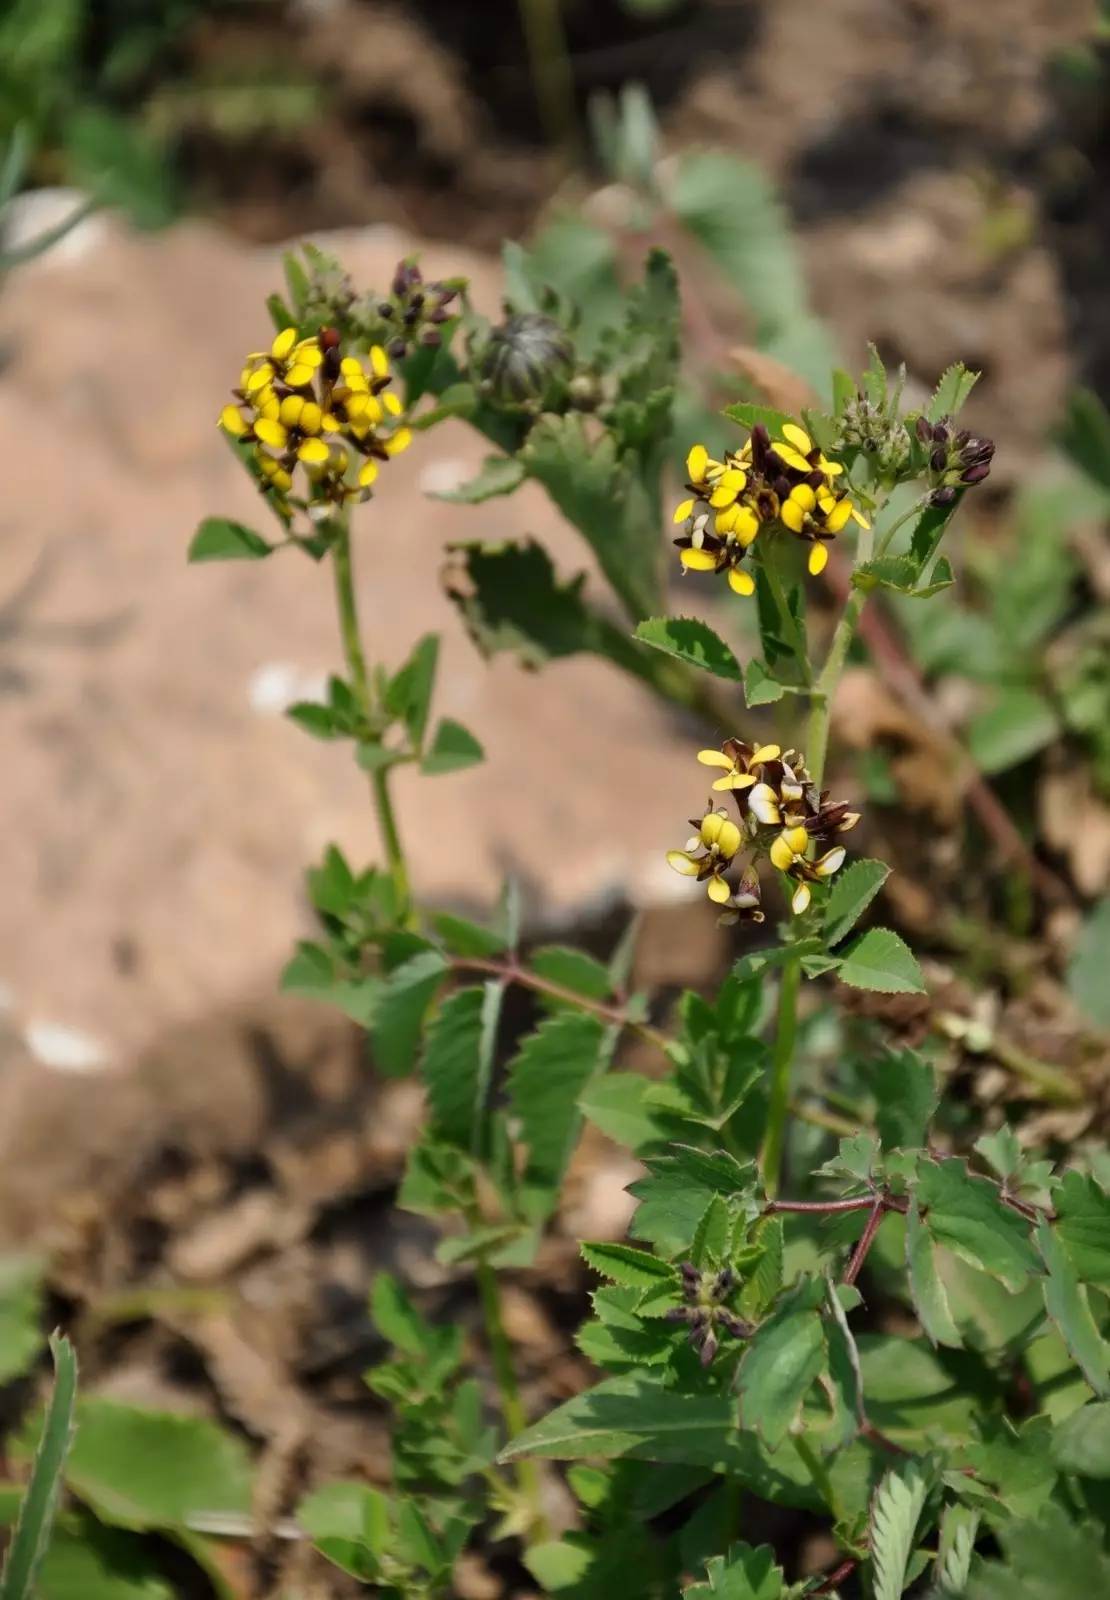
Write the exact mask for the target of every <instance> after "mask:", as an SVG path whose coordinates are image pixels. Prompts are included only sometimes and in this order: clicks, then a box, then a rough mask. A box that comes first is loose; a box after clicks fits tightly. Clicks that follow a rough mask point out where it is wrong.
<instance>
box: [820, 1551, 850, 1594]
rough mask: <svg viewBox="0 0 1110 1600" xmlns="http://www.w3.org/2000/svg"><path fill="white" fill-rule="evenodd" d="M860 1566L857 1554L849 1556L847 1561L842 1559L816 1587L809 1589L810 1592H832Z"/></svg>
mask: <svg viewBox="0 0 1110 1600" xmlns="http://www.w3.org/2000/svg"><path fill="white" fill-rule="evenodd" d="M858 1566H859V1562H858V1561H857V1560H856V1558H855V1556H849V1557H848V1559H847V1561H842V1562H841V1563H840V1565H839V1566H838V1567H834V1568H833V1570H832V1572H830V1573H829V1575H828V1576H827V1577H826V1578H822V1580H821V1582H820V1583H819V1584H818V1585H817V1587H816V1589H811V1590H810V1591H809V1592H810V1594H811V1595H814V1594H832V1592H833V1590H834V1589H836V1588H837V1586H838V1585H839V1584H842V1583H843V1582H844V1580H845V1578H850V1577H851V1576H852V1573H853V1572H854V1571H855V1570H856V1568H857V1567H858Z"/></svg>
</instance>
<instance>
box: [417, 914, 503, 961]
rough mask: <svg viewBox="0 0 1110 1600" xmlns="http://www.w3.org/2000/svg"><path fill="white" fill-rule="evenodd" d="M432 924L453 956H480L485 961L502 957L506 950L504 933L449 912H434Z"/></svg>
mask: <svg viewBox="0 0 1110 1600" xmlns="http://www.w3.org/2000/svg"><path fill="white" fill-rule="evenodd" d="M431 923H432V927H433V928H434V929H435V931H436V932H437V933H438V934H439V937H440V938H441V939H442V940H443V942H444V944H445V945H446V946H447V948H448V950H450V951H451V953H452V955H459V956H478V957H480V958H481V959H483V960H485V959H488V958H489V957H490V956H496V955H500V954H501V952H502V951H503V950H504V949H505V945H506V940H505V936H504V934H503V933H501V932H500V931H498V930H497V929H495V928H487V927H485V926H483V924H482V923H480V922H470V921H469V920H468V919H467V918H465V917H456V916H454V915H453V914H452V913H451V912H449V911H434V912H433V913H432V917H431Z"/></svg>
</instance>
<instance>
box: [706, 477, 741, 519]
mask: <svg viewBox="0 0 1110 1600" xmlns="http://www.w3.org/2000/svg"><path fill="white" fill-rule="evenodd" d="M726 476H727V474H726ZM737 492H738V491H737V490H735V489H728V488H725V487H724V486H723V485H718V486H717V488H715V489H714V490H713V493H712V494H711V495H710V496H709V504H710V505H711V506H712V507H713V509H714V511H720V510H721V509H722V507H724V506H730V505H732V503H733V501H734V500H735V499H736V495H737Z"/></svg>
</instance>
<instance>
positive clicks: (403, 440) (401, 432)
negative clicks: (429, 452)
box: [382, 428, 412, 456]
mask: <svg viewBox="0 0 1110 1600" xmlns="http://www.w3.org/2000/svg"><path fill="white" fill-rule="evenodd" d="M411 443H412V429H411V428H398V429H397V431H396V433H391V434H390V436H389V438H388V439H386V441H385V443H384V445H383V446H382V448H383V449H384V450H385V453H386V455H387V456H399V455H400V454H401V451H402V450H407V449H408V447H409V445H410V444H411Z"/></svg>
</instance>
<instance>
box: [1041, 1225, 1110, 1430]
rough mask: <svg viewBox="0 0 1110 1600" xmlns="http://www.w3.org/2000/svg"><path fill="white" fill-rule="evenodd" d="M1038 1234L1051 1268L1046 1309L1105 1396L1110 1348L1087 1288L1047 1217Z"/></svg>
mask: <svg viewBox="0 0 1110 1600" xmlns="http://www.w3.org/2000/svg"><path fill="white" fill-rule="evenodd" d="M1036 1238H1037V1248H1038V1249H1039V1250H1040V1252H1041V1256H1042V1258H1043V1260H1044V1264H1045V1267H1046V1268H1047V1269H1048V1276H1047V1278H1045V1280H1044V1303H1045V1309H1046V1310H1047V1312H1048V1314H1049V1316H1050V1317H1051V1318H1052V1320H1053V1322H1054V1323H1055V1324H1056V1327H1057V1328H1058V1330H1059V1332H1060V1336H1061V1338H1062V1339H1063V1341H1064V1343H1065V1344H1066V1345H1067V1347H1068V1349H1069V1350H1070V1351H1071V1353H1072V1356H1073V1357H1074V1359H1075V1361H1076V1362H1077V1363H1078V1365H1079V1367H1080V1368H1081V1370H1082V1372H1083V1376H1084V1377H1085V1378H1086V1380H1087V1382H1088V1383H1089V1384H1090V1386H1091V1388H1092V1389H1093V1390H1094V1391H1095V1393H1096V1395H1099V1396H1100V1397H1101V1398H1103V1399H1105V1398H1106V1397H1107V1395H1110V1361H1108V1354H1110V1352H1108V1350H1107V1346H1106V1341H1105V1340H1104V1339H1103V1337H1102V1335H1101V1334H1100V1333H1099V1331H1098V1326H1097V1324H1096V1323H1095V1319H1094V1317H1093V1316H1092V1315H1091V1308H1090V1305H1089V1304H1088V1302H1087V1291H1086V1289H1085V1288H1083V1286H1082V1284H1081V1283H1080V1281H1079V1275H1078V1274H1077V1272H1076V1270H1075V1267H1074V1265H1073V1264H1072V1261H1071V1258H1070V1257H1069V1256H1068V1254H1067V1253H1066V1251H1065V1250H1064V1248H1063V1246H1062V1245H1061V1243H1060V1240H1059V1239H1058V1238H1057V1237H1056V1234H1055V1232H1054V1231H1053V1228H1052V1224H1051V1223H1050V1222H1049V1221H1048V1220H1047V1218H1044V1217H1042V1218H1041V1220H1040V1221H1039V1222H1038V1224H1037V1229H1036Z"/></svg>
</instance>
